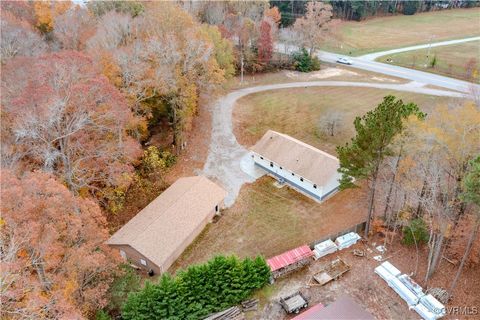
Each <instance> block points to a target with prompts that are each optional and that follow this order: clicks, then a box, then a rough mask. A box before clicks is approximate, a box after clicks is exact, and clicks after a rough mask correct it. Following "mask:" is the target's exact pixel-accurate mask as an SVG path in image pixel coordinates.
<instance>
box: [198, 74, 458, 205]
mask: <svg viewBox="0 0 480 320" xmlns="http://www.w3.org/2000/svg"><path fill="white" fill-rule="evenodd" d="M321 86H323V87H365V88H377V89H389V90H397V91H406V92H414V93H420V94H428V95H433V96H445V97H457V98H460V97H463V96H464V95H463V94H461V93H457V92H452V91H444V90H436V89H429V88H425V87H424V86H423V84H420V83H417V82H409V83H406V84H391V83H389V84H384V83H369V82H348V81H309V82H291V83H279V84H271V85H263V86H255V87H250V88H244V89H240V90H236V91H233V92H231V93H229V94H227V95H226V96H224V97H221V98H219V99H218V100H217V101H216V102H215V103H214V104H213V105H212V106H211V108H212V109H211V111H212V117H213V119H212V136H211V141H210V147H209V152H208V156H207V160H206V162H205V166H204V168H203V173H204V174H205V175H206V176H208V177H210V178H212V179H213V180H216V181H217V182H219V183H220V184H221V185H222V186H223V187H224V188H225V189H226V190H227V192H228V195H227V198H226V199H225V205H226V206H227V207H229V206H231V205H232V204H233V203H234V202H235V199H236V198H237V196H238V193H239V191H240V188H241V187H242V185H243V184H244V183H249V182H253V181H255V179H256V178H257V177H258V175H257V176H252V175H249V174H247V173H245V171H244V170H242V161H243V162H245V161H246V156H247V155H248V150H247V149H246V148H245V147H243V146H242V145H240V144H239V143H238V141H237V139H236V137H235V135H234V133H233V126H232V110H233V107H234V105H235V103H236V101H237V100H238V99H240V98H242V97H244V96H246V95H249V94H252V93H256V92H262V91H268V90H276V89H287V88H305V87H321ZM242 159H243V160H242ZM243 166H244V167H245V163H243Z"/></svg>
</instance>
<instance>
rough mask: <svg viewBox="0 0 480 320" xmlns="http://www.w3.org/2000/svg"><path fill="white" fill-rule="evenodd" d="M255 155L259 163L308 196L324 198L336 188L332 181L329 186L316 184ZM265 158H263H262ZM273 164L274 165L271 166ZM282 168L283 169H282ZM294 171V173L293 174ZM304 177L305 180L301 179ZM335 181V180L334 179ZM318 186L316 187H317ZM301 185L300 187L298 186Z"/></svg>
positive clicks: (254, 157) (254, 158)
mask: <svg viewBox="0 0 480 320" xmlns="http://www.w3.org/2000/svg"><path fill="white" fill-rule="evenodd" d="M252 155H253V161H254V162H255V163H256V164H257V165H260V166H261V167H263V168H266V169H267V170H269V171H271V172H273V173H275V174H276V175H278V176H280V177H282V178H284V179H285V181H286V182H288V183H289V184H290V185H291V186H292V187H294V188H296V189H298V190H299V191H300V192H302V193H305V194H306V195H307V196H310V197H313V198H315V199H316V200H322V198H323V197H324V196H325V195H326V194H327V193H328V192H329V191H330V190H333V189H335V186H333V187H332V185H334V184H332V183H328V184H327V188H325V192H324V188H323V187H322V185H319V184H315V183H313V182H312V181H309V180H307V179H305V178H304V177H302V176H299V175H298V174H296V173H295V172H292V171H290V170H288V169H287V168H283V167H281V166H280V165H279V164H277V163H275V162H273V161H271V160H270V159H267V158H265V157H264V156H262V155H259V154H257V153H256V152H252ZM262 158H263V159H262ZM270 164H272V165H273V166H271V165H270ZM280 168H281V169H280ZM292 173H293V175H292ZM275 178H276V179H277V180H278V177H277V176H275ZM301 179H303V181H302V180H301ZM334 182H335V181H334ZM315 186H316V188H315ZM298 187H300V188H301V189H300V188H298ZM328 187H331V189H328ZM302 189H304V190H302ZM305 191H307V192H305Z"/></svg>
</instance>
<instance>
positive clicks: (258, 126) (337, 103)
mask: <svg viewBox="0 0 480 320" xmlns="http://www.w3.org/2000/svg"><path fill="white" fill-rule="evenodd" d="M388 94H393V95H395V96H397V97H399V98H402V99H403V100H404V101H405V102H415V103H417V104H418V105H419V106H420V107H421V108H422V109H423V110H426V111H427V112H429V110H431V109H432V108H433V107H435V106H436V105H438V104H442V103H448V102H449V101H450V100H451V98H445V97H434V96H428V95H422V94H412V93H408V92H399V91H393V90H392V91H389V90H380V89H372V88H341V87H317V88H315V87H312V88H300V89H298V88H296V89H283V90H275V91H266V92H260V93H256V94H252V95H249V96H246V97H244V98H242V99H240V100H239V101H238V103H237V105H236V107H235V109H234V131H235V135H236V137H237V140H238V141H239V142H240V143H241V144H243V145H247V146H250V145H253V144H254V143H255V142H256V141H257V140H258V139H259V138H260V137H261V136H262V135H263V134H264V133H265V132H266V131H267V130H268V129H273V130H277V131H280V132H283V133H286V134H289V135H291V136H293V137H295V138H297V139H300V140H302V141H305V142H306V143H309V144H311V145H313V146H315V147H318V148H320V149H322V150H325V151H327V152H330V153H333V154H335V146H337V145H339V144H343V143H345V142H346V141H348V139H349V138H350V137H352V136H353V134H354V128H353V120H354V118H355V117H356V116H360V115H363V114H364V113H366V112H367V111H369V110H371V109H373V108H374V107H376V106H377V105H378V104H379V103H380V102H381V101H382V98H383V97H384V96H386V95H388ZM332 111H338V112H340V113H341V115H342V117H343V128H342V129H341V130H340V131H339V133H338V134H336V135H335V136H333V137H331V136H329V135H326V134H324V133H322V132H321V131H320V130H319V125H318V122H319V119H320V117H321V116H322V115H325V114H327V113H329V112H332Z"/></svg>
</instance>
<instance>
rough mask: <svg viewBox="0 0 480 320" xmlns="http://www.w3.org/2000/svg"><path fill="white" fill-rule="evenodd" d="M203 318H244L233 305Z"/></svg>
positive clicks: (219, 319) (234, 319) (206, 319)
mask: <svg viewBox="0 0 480 320" xmlns="http://www.w3.org/2000/svg"><path fill="white" fill-rule="evenodd" d="M204 320H245V315H244V314H243V312H242V310H240V308H239V307H237V306H234V307H231V308H228V309H225V310H223V311H220V312H217V313H214V314H211V315H209V316H208V317H206V318H205V319H204Z"/></svg>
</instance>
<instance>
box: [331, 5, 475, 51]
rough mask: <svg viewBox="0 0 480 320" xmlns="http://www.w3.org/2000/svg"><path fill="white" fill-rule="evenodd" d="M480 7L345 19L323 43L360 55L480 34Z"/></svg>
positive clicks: (338, 49)
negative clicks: (409, 14) (359, 20)
mask: <svg viewBox="0 0 480 320" xmlns="http://www.w3.org/2000/svg"><path fill="white" fill-rule="evenodd" d="M479 21H480V8H471V9H454V10H442V11H434V12H425V13H419V14H415V15H412V16H406V15H397V16H391V17H382V18H375V19H370V20H366V21H361V22H356V21H346V22H341V23H340V25H339V26H338V27H336V28H335V30H332V33H333V37H331V38H330V39H327V40H326V41H325V43H324V45H323V46H322V48H323V49H325V50H327V51H334V52H339V53H344V54H351V55H353V56H358V55H362V54H367V53H371V52H375V51H383V50H389V49H394V48H401V47H406V46H412V45H418V44H424V43H428V42H430V41H435V42H438V41H443V40H451V39H461V38H466V37H471V36H478V35H480V28H479Z"/></svg>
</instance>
